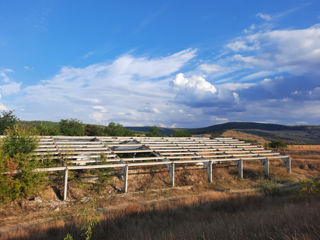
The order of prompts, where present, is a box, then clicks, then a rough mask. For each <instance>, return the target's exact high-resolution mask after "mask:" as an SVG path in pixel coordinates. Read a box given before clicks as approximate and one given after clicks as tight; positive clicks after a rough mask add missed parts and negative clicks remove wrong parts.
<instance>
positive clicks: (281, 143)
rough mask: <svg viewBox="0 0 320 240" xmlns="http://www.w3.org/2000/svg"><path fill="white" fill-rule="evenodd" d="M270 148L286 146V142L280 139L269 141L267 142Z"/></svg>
mask: <svg viewBox="0 0 320 240" xmlns="http://www.w3.org/2000/svg"><path fill="white" fill-rule="evenodd" d="M268 146H269V147H270V148H285V147H287V144H286V143H285V142H282V141H271V143H269V144H268Z"/></svg>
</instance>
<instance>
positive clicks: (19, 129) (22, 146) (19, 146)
mask: <svg viewBox="0 0 320 240" xmlns="http://www.w3.org/2000/svg"><path fill="white" fill-rule="evenodd" d="M34 133H35V131H34V130H33V129H30V128H26V127H24V126H22V125H14V126H13V127H12V128H9V129H7V130H6V131H5V135H6V137H5V138H4V139H3V140H2V144H1V149H2V153H3V154H4V155H5V156H9V157H10V158H13V157H14V156H15V155H16V154H29V153H31V152H32V151H33V150H35V149H36V148H37V145H38V140H37V138H36V137H34V136H33V135H34Z"/></svg>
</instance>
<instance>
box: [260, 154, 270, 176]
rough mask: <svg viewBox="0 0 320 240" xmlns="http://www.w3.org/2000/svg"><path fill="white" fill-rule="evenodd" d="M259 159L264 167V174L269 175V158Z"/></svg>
mask: <svg viewBox="0 0 320 240" xmlns="http://www.w3.org/2000/svg"><path fill="white" fill-rule="evenodd" d="M260 161H261V163H262V165H263V168H264V174H265V175H266V176H269V159H268V158H265V159H261V160H260Z"/></svg>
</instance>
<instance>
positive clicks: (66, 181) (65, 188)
mask: <svg viewBox="0 0 320 240" xmlns="http://www.w3.org/2000/svg"><path fill="white" fill-rule="evenodd" d="M68 171H69V170H68V168H66V170H64V188H63V201H65V200H67V192H68Z"/></svg>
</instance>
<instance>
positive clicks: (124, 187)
mask: <svg viewBox="0 0 320 240" xmlns="http://www.w3.org/2000/svg"><path fill="white" fill-rule="evenodd" d="M128 172H129V166H128V165H126V166H125V167H123V181H124V186H123V192H124V193H127V192H128Z"/></svg>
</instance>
